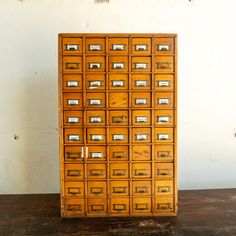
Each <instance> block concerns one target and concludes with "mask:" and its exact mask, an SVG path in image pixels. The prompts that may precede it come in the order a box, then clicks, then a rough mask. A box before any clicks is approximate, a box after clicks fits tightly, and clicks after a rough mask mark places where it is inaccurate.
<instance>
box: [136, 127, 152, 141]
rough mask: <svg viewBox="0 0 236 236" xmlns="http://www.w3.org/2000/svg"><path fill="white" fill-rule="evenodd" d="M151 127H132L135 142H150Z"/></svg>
mask: <svg viewBox="0 0 236 236" xmlns="http://www.w3.org/2000/svg"><path fill="white" fill-rule="evenodd" d="M150 141H151V129H150V128H132V142H133V143H150Z"/></svg>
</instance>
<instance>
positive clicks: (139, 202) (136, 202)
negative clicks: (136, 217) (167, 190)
mask: <svg viewBox="0 0 236 236" xmlns="http://www.w3.org/2000/svg"><path fill="white" fill-rule="evenodd" d="M151 202H152V201H151V198H146V197H145V198H144V197H142V198H140V197H139V198H136V197H135V198H133V203H132V211H133V213H139V214H143V213H150V212H151V209H152V204H151Z"/></svg>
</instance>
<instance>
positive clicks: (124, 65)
mask: <svg viewBox="0 0 236 236" xmlns="http://www.w3.org/2000/svg"><path fill="white" fill-rule="evenodd" d="M128 61H129V58H128V57H127V56H110V57H109V71H111V72H119V71H120V72H124V71H125V72H127V71H128V69H129V64H128Z"/></svg>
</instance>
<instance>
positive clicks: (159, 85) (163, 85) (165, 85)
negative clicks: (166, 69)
mask: <svg viewBox="0 0 236 236" xmlns="http://www.w3.org/2000/svg"><path fill="white" fill-rule="evenodd" d="M169 86H170V81H167V80H166V81H165V80H163V81H158V87H169Z"/></svg>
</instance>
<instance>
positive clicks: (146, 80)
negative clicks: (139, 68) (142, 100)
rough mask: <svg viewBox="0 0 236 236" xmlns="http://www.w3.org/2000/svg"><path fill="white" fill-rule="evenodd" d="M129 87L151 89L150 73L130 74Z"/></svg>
mask: <svg viewBox="0 0 236 236" xmlns="http://www.w3.org/2000/svg"><path fill="white" fill-rule="evenodd" d="M131 83H132V84H131V88H132V89H134V90H135V89H139V90H150V89H151V75H149V74H148V75H147V74H138V75H137V74H132V75H131Z"/></svg>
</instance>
